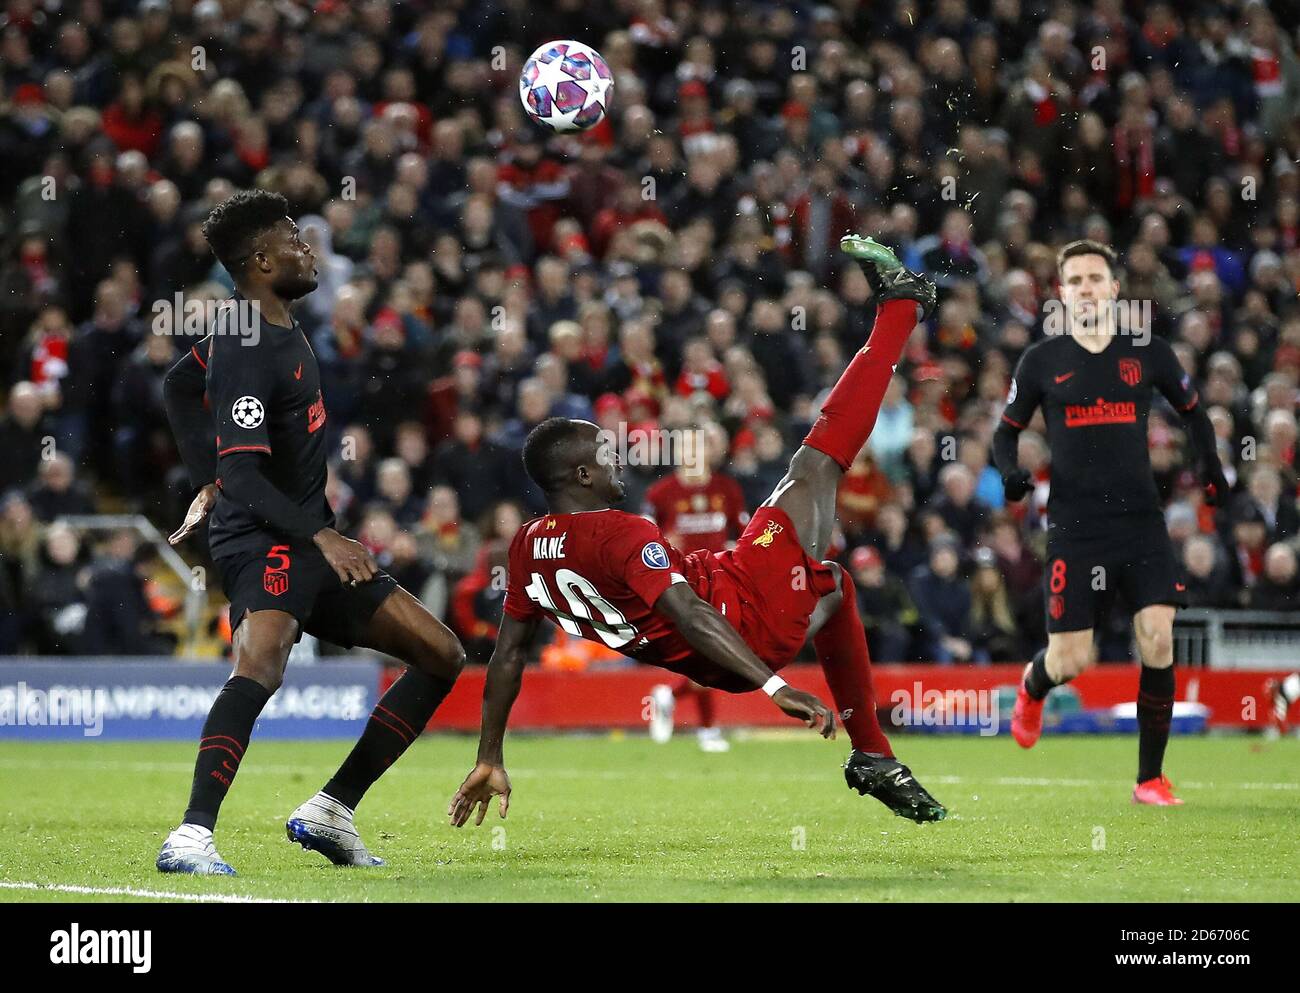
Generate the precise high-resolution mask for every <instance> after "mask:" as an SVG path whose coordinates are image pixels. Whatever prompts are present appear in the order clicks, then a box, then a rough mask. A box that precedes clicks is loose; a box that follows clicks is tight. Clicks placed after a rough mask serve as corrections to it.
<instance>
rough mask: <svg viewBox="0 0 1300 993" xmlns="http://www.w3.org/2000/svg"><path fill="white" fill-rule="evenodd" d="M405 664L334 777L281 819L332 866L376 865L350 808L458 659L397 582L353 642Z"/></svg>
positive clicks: (452, 677)
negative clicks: (357, 640)
mask: <svg viewBox="0 0 1300 993" xmlns="http://www.w3.org/2000/svg"><path fill="white" fill-rule="evenodd" d="M358 644H359V646H360V647H362V648H369V649H372V650H374V651H377V652H382V653H383V654H385V655H391V656H393V657H394V658H397V659H400V660H401V661H403V662H405V663H406V665H407V670H406V672H404V673H402V675H401V676H399V677H398V678H397V680H396V682H394V683H393V685H392V686H390V687H389V688H388V691H387V692H386V693H385V694H384V696H383V698H382V699H381V700H380V701H379V703H377V704H376V705H375V709H374V711H373V712H372V713H371V715H370V720H369V721H367V722H366V728H365V731H363V732H362V734H361V738H360V739H359V740H358V741H357V743H356V745H355V746H353V748H352V751H351V753H350V754H349V755H348V757H347V758H346V759H345V760H344V762H343V764H342V765H341V766H340V767H339V770H338V772H336V773H335V774H334V777H333V778H332V779H331V780H330V781H329V782H328V783H326V784H325V786H324V788H323V789H322V790H321V791H320V792H318V793H317V794H316V795H315V796H313V797H312V798H311V799H310V800H308V801H306V802H305V803H303V804H301V805H300V806H299V807H298V808H297V809H296V810H295V811H294V812H293V813H292V814H290V815H289V819H288V821H287V823H286V824H285V833H286V834H287V835H288V837H289V840H290V841H292V842H294V843H296V844H299V845H302V847H303V848H305V849H307V850H308V851H318V852H320V853H321V854H322V855H324V856H325V857H326V858H327V859H329V860H330V861H331V862H333V863H334V864H335V865H347V866H377V865H383V864H384V863H383V860H382V859H380V858H377V857H376V856H374V855H371V854H370V852H369V851H368V850H367V849H366V846H365V844H364V843H363V842H362V840H361V836H360V835H359V834H358V833H357V829H356V827H355V825H354V824H353V815H354V812H355V810H356V807H357V804H358V803H360V802H361V798H362V796H364V794H365V792H366V790H368V789H369V788H370V786H371V785H373V784H374V782H375V781H376V780H378V779H379V777H380V776H382V775H383V774H384V772H385V771H386V770H387V769H388V768H389V766H391V765H392V764H393V763H394V762H396V761H397V760H398V759H399V758H400V757H401V756H402V754H403V753H404V752H405V751H406V749H407V748H408V747H409V746H410V745H411V744H412V743H413V742H414V741H415V739H416V738H417V737H419V735H420V732H421V731H423V730H424V727H425V725H426V724H428V723H429V720H430V718H432V717H433V714H434V711H435V710H437V708H438V705H439V704H441V703H442V701H443V700H444V699H445V698H446V696H447V694H448V693H449V692H451V688H452V686H453V684H454V683H455V682H456V677H457V676H458V675H460V671H461V668H462V667H463V665H464V661H465V651H464V649H463V648H462V647H461V644H460V641H459V640H458V639H457V638H456V636H455V635H454V634H452V633H451V631H450V630H449V629H448V628H447V627H446V626H445V625H444V624H443V623H442V622H441V621H439V620H438V619H437V618H436V617H434V616H433V615H432V614H431V613H429V611H428V609H427V608H426V607H425V606H424V604H422V603H421V602H420V601H419V600H417V599H416V598H415V597H413V596H412V595H411V594H410V593H408V592H407V591H406V590H404V589H402V588H401V587H398V588H397V589H395V590H394V591H393V592H392V593H391V594H389V596H388V598H387V599H385V600H384V602H383V603H382V604H380V605H379V609H378V610H376V611H375V614H374V616H373V617H372V618H371V619H370V622H369V624H368V625H367V627H366V631H365V634H364V636H363V638H362V639H361V641H360V642H359V643H358Z"/></svg>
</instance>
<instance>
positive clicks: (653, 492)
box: [645, 472, 749, 552]
mask: <svg viewBox="0 0 1300 993" xmlns="http://www.w3.org/2000/svg"><path fill="white" fill-rule="evenodd" d="M645 499H646V506H647V507H648V509H649V511H650V513H651V514H653V515H654V518H655V520H656V521H658V522H659V526H660V527H661V528H663V530H664V531H665V532H666V533H668V534H673V535H677V536H678V538H679V540H680V542H681V545H682V547H683V548H689V549H692V550H694V549H697V548H704V549H707V550H708V551H710V552H720V551H722V550H723V549H724V548H726V547H727V542H728V541H735V540H736V539H737V538H739V537H740V533H741V532H742V531H744V530H745V524H746V523H748V521H749V512H748V511H747V510H746V509H745V495H744V493H742V492H741V489H740V484H739V483H737V482H736V481H735V480H734V479H732V478H731V477H730V476H728V475H726V474H724V473H720V472H715V473H713V475H712V476H710V477H709V481H708V482H707V483H705V484H704V485H703V486H688V485H687V484H685V483H683V482H682V481H681V480H680V479H678V478H677V474H676V473H672V474H671V475H668V476H665V477H664V478H663V479H661V480H659V481H658V482H657V483H655V484H654V485H653V486H651V487H650V489H649V490H647V491H646V496H645Z"/></svg>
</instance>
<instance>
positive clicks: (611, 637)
mask: <svg viewBox="0 0 1300 993" xmlns="http://www.w3.org/2000/svg"><path fill="white" fill-rule="evenodd" d="M701 556H705V557H707V556H708V553H707V552H701V553H697V554H691V555H682V553H681V552H679V551H678V550H677V549H675V548H673V546H672V545H670V544H669V543H668V541H667V540H666V539H665V538H664V536H663V532H662V531H660V530H659V527H658V525H656V524H654V523H652V522H650V521H648V520H646V519H645V518H644V517H638V516H637V515H636V514H628V513H624V512H623V511H621V510H613V509H610V510H597V511H587V512H584V513H577V514H547V515H546V516H545V517H539V518H537V519H536V520H533V521H529V522H528V523H527V524H525V525H524V526H523V527H521V528H520V529H519V532H518V533H517V534H516V535H515V538H514V540H513V541H512V542H511V544H510V566H509V570H510V571H509V579H508V583H507V589H506V599H505V612H506V613H507V614H509V615H510V616H511V617H513V618H514V619H515V620H517V621H529V620H533V619H535V618H541V617H546V618H549V619H550V620H551V621H552V622H554V623H555V624H557V625H559V626H560V627H561V628H562V629H563V630H564V631H565V632H567V633H568V634H570V635H573V636H574V637H579V638H586V639H587V640H589V641H595V642H599V643H601V644H604V645H607V646H609V647H610V648H615V649H618V650H619V651H621V652H623V653H624V654H625V655H629V656H632V657H633V658H635V659H636V660H637V661H639V662H648V663H651V664H655V663H662V662H672V661H675V660H678V659H682V658H685V657H686V656H688V655H690V654H691V653H692V649H691V647H690V645H688V644H687V643H686V641H685V639H684V638H682V636H681V635H680V634H678V632H677V630H676V628H674V627H673V626H672V624H671V623H670V622H669V621H668V620H666V619H665V618H664V617H662V616H661V615H659V614H657V613H655V610H654V605H655V602H656V601H657V600H658V599H659V597H660V596H662V595H663V593H664V591H665V590H667V589H668V587H669V586H671V585H673V583H690V584H691V587H692V589H694V590H695V591H696V593H701V592H702V591H704V592H707V589H708V570H707V567H706V566H705V565H703V564H702V562H703V560H702V559H701Z"/></svg>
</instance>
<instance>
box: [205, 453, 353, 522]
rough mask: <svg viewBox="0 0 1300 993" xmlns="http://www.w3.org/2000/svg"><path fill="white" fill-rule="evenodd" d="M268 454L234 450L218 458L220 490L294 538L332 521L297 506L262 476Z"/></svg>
mask: <svg viewBox="0 0 1300 993" xmlns="http://www.w3.org/2000/svg"><path fill="white" fill-rule="evenodd" d="M267 461H268V457H267V455H266V453H265V452H260V451H248V450H244V451H235V452H230V453H229V454H227V455H224V456H222V458H221V479H220V480H219V481H218V483H217V485H218V486H220V487H221V492H222V493H223V494H225V495H226V496H228V497H229V498H230V499H231V500H233V501H235V503H237V504H239V505H240V506H241V507H244V508H245V509H246V510H248V512H249V513H251V514H252V515H253V516H254V517H256V518H257V519H258V520H260V521H262V522H263V523H264V524H266V525H267V526H268V527H269V528H271V530H273V531H275V532H277V533H279V534H283V535H285V536H287V537H289V538H293V539H295V540H297V541H308V540H310V539H311V538H312V537H313V536H314V535H315V534H316V532H317V531H319V530H320V529H321V528H325V527H329V526H330V524H331V523H332V522H330V521H327V520H324V519H322V518H320V517H318V516H316V515H314V514H312V513H310V512H308V511H306V510H304V509H303V508H302V507H300V506H298V504H296V503H294V502H293V501H292V500H290V499H289V498H288V497H287V496H285V495H284V494H283V493H281V492H280V490H279V489H278V488H277V487H276V486H275V484H274V483H272V482H271V480H270V479H268V478H267V476H266V463H267Z"/></svg>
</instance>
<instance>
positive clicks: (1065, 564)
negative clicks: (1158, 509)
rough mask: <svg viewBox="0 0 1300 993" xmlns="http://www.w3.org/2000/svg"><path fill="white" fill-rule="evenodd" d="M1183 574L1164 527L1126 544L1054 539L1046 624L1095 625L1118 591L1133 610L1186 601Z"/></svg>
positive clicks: (1058, 627) (1056, 627)
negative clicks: (1157, 604)
mask: <svg viewBox="0 0 1300 993" xmlns="http://www.w3.org/2000/svg"><path fill="white" fill-rule="evenodd" d="M1182 578H1183V576H1182V568H1181V566H1180V565H1179V563H1178V561H1177V560H1176V559H1175V557H1174V547H1173V544H1172V543H1171V542H1170V541H1169V536H1168V534H1167V533H1166V532H1165V530H1164V528H1163V527H1161V528H1158V529H1153V530H1152V531H1151V532H1150V533H1149V534H1144V535H1143V536H1142V537H1141V538H1140V539H1138V540H1134V541H1130V542H1127V543H1124V544H1122V545H1120V544H1117V543H1115V542H1109V541H1108V542H1105V543H1088V542H1079V541H1071V540H1057V541H1049V542H1048V545H1047V563H1046V567H1045V569H1044V572H1043V594H1044V598H1045V602H1046V604H1047V630H1048V631H1049V632H1051V633H1056V632H1059V631H1082V630H1086V629H1088V628H1094V627H1096V626H1097V625H1098V624H1099V623H1101V621H1102V620H1103V619H1104V617H1105V614H1106V611H1108V610H1109V609H1110V607H1111V605H1112V604H1113V603H1114V602H1115V598H1116V597H1119V598H1121V599H1122V600H1123V601H1124V603H1125V604H1126V605H1127V606H1128V608H1129V609H1130V610H1131V611H1133V612H1134V613H1137V612H1138V611H1139V610H1141V609H1142V608H1143V607H1149V606H1151V605H1152V604H1156V603H1164V604H1169V605H1171V606H1174V607H1181V606H1184V605H1185V603H1186V599H1187V595H1186V593H1185V592H1184V591H1183V590H1184V586H1183V582H1182Z"/></svg>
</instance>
